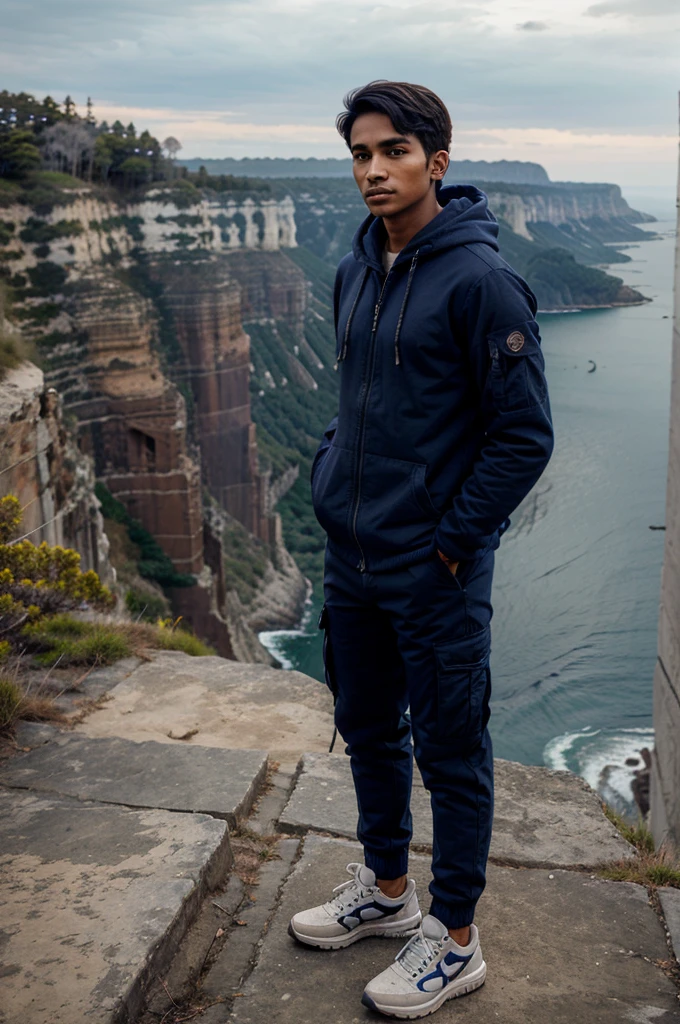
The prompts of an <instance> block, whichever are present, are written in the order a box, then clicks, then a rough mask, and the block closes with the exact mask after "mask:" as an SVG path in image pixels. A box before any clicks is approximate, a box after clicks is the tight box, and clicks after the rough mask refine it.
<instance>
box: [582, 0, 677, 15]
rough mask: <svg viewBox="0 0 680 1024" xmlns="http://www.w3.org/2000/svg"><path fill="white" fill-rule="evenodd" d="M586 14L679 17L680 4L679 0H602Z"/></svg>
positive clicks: (588, 9)
mask: <svg viewBox="0 0 680 1024" xmlns="http://www.w3.org/2000/svg"><path fill="white" fill-rule="evenodd" d="M585 14H586V15H587V16H588V17H590V18H604V17H606V16H607V15H608V14H613V15H614V16H615V17H620V16H622V15H628V16H629V17H632V18H648V17H655V16H663V17H668V16H672V15H675V16H676V17H677V16H678V15H680V6H679V5H678V0H602V2H601V3H597V4H592V5H591V6H590V7H588V8H587V9H586V11H585Z"/></svg>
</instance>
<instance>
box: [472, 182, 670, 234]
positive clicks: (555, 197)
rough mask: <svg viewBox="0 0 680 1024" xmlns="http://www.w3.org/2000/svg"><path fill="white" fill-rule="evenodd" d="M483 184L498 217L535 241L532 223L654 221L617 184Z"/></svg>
mask: <svg viewBox="0 0 680 1024" xmlns="http://www.w3.org/2000/svg"><path fill="white" fill-rule="evenodd" d="M481 187H482V188H483V189H484V190H485V191H486V193H487V195H488V197H489V205H490V207H491V209H492V210H493V211H494V213H495V214H496V216H497V217H499V218H502V219H503V220H505V221H506V222H507V223H508V224H509V225H510V227H511V228H512V230H513V231H514V232H515V233H516V234H518V235H521V236H522V237H523V238H527V239H529V241H533V235H532V234H531V231H530V230H529V227H528V225H529V224H537V223H544V224H552V225H553V226H555V227H560V226H562V225H564V224H568V223H570V222H577V223H579V224H589V223H590V222H592V221H619V220H621V221H624V222H626V223H628V224H640V223H643V222H647V221H653V220H654V218H653V217H650V216H649V215H648V214H645V213H640V212H639V211H637V210H633V209H632V208H631V207H630V206H629V205H628V203H627V202H626V200H625V199H624V198H623V196H622V195H621V189H620V188H619V186H618V185H599V184H592V185H591V184H583V185H581V184H571V183H569V184H561V183H559V182H558V183H554V184H550V185H545V186H526V185H520V186H514V187H511V186H508V185H505V186H503V187H502V188H500V189H499V188H497V187H496V186H494V185H493V184H490V185H488V186H485V185H484V184H482V185H481Z"/></svg>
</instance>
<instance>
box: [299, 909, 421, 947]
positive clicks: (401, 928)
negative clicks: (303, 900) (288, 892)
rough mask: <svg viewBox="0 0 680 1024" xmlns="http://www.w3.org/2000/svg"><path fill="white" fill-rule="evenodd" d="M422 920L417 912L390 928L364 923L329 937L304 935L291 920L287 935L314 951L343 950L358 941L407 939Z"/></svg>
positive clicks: (416, 929) (394, 923)
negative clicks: (312, 947)
mask: <svg viewBox="0 0 680 1024" xmlns="http://www.w3.org/2000/svg"><path fill="white" fill-rule="evenodd" d="M422 919H423V915H422V914H421V913H420V911H418V913H417V914H416V915H415V916H414V917H409V918H406V919H405V920H404V921H395V922H393V923H392V927H390V926H389V925H386V924H383V925H379V924H370V923H369V922H366V924H360V925H357V927H356V928H353V929H352V931H351V932H346V933H345V934H344V935H329V936H323V935H304V934H302V933H300V932H298V931H297V930H296V928H295V925H294V924H293V921H292V920H291V922H290V924H289V925H288V934H289V935H290V936H291V938H293V939H295V941H296V942H301V943H302V945H303V946H314V948H315V949H344V947H345V946H351V945H352V943H353V942H358V941H359V939H368V938H385V939H408V938H410V937H411V935H415V933H416V932H417V931H418V928H419V927H420V924H421V922H422Z"/></svg>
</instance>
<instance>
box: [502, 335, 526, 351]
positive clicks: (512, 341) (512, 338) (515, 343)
mask: <svg viewBox="0 0 680 1024" xmlns="http://www.w3.org/2000/svg"><path fill="white" fill-rule="evenodd" d="M506 345H507V346H508V348H509V349H510V351H511V352H519V351H520V350H521V349H522V348H523V347H524V335H523V334H522V332H521V331H513V332H512V334H509V335H508V340H507V341H506Z"/></svg>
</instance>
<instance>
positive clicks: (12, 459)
mask: <svg viewBox="0 0 680 1024" xmlns="http://www.w3.org/2000/svg"><path fill="white" fill-rule="evenodd" d="M7 494H14V495H16V497H17V498H18V499H19V501H20V502H21V508H22V523H21V535H22V537H26V538H28V539H30V540H31V541H32V543H34V544H40V543H42V541H46V542H47V543H48V544H60V545H62V546H64V547H69V548H75V549H76V550H77V551H78V552H79V553H80V556H81V568H82V569H83V570H85V569H94V571H95V572H97V573H98V574H99V576H100V577H101V579H102V580H103V581H104V583H106V584H109V585H110V584H112V583H114V582H115V572H114V570H113V568H112V566H111V563H110V561H109V542H108V538H107V536H106V533H105V531H104V520H103V518H102V515H101V511H100V504H99V502H98V501H97V499H96V497H95V495H94V468H93V464H92V460H91V459H89V458H88V457H87V456H84V455H83V454H82V453H81V452H80V451H79V450H78V448H77V447H76V445H75V444H74V442H73V438H72V436H71V434H70V433H69V431H68V430H67V429H66V428H65V426H64V422H63V416H62V402H61V400H60V398H59V395H58V394H57V392H56V391H55V389H54V388H51V387H48V386H46V385H45V379H44V376H43V372H42V370H40V369H39V368H38V367H37V366H34V364H33V363H30V362H25V363H22V364H21V365H20V366H18V367H17V368H16V369H14V370H9V371H8V372H7V374H6V375H5V377H4V378H3V379H2V380H0V497H3V496H4V495H7Z"/></svg>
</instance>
